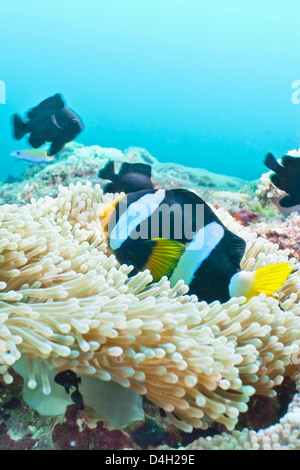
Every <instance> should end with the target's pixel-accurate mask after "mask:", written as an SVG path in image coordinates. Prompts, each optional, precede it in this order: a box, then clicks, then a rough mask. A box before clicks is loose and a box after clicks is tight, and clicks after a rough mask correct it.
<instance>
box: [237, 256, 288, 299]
mask: <svg viewBox="0 0 300 470" xmlns="http://www.w3.org/2000/svg"><path fill="white" fill-rule="evenodd" d="M295 271H297V268H295V265H294V264H292V263H277V264H271V265H269V266H264V267H263V268H259V269H257V270H256V271H253V272H247V271H241V272H239V273H237V274H235V275H234V276H232V278H231V282H230V285H229V295H230V297H239V296H245V297H246V299H247V300H246V301H247V302H248V301H249V300H250V299H251V298H252V297H255V296H257V295H259V294H261V293H265V294H266V295H267V296H272V295H273V294H274V293H275V292H276V291H278V289H280V288H281V286H282V285H283V284H284V283H285V281H286V280H287V279H288V277H289V276H290V275H291V274H292V273H293V272H295Z"/></svg>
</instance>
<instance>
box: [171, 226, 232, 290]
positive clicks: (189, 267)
mask: <svg viewBox="0 0 300 470" xmlns="http://www.w3.org/2000/svg"><path fill="white" fill-rule="evenodd" d="M223 236H224V228H223V227H222V225H220V224H218V223H217V222H211V223H210V224H208V225H206V226H205V227H203V228H201V229H200V230H199V231H198V232H197V233H196V235H195V236H194V238H193V240H192V241H191V243H190V244H189V245H188V247H187V248H186V250H185V252H184V254H183V255H182V257H181V258H180V260H179V261H178V264H177V266H176V268H175V269H174V271H173V273H172V276H171V277H170V284H171V287H174V286H175V284H176V283H177V282H178V281H179V280H180V279H183V280H184V282H185V283H186V284H187V285H189V284H190V283H191V281H192V279H193V277H194V274H195V272H196V271H197V270H198V269H199V267H200V266H201V264H202V263H203V261H205V260H206V258H207V257H208V256H209V255H210V253H211V252H212V250H213V249H214V248H215V247H216V246H217V245H218V243H219V242H220V241H221V240H222V238H223Z"/></svg>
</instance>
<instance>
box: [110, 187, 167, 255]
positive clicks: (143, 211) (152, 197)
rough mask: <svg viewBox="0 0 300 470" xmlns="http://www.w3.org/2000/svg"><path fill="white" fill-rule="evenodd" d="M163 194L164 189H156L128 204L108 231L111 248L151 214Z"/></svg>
mask: <svg viewBox="0 0 300 470" xmlns="http://www.w3.org/2000/svg"><path fill="white" fill-rule="evenodd" d="M165 196H166V191H165V190H164V189H158V190H157V191H156V192H155V193H152V194H146V195H145V196H142V197H141V198H140V199H138V200H137V201H135V202H133V203H132V204H130V205H129V207H128V208H127V210H126V211H125V212H123V214H122V215H121V217H120V218H119V220H118V222H117V223H116V225H115V226H114V228H113V229H112V231H111V233H110V236H109V239H110V240H109V245H110V248H111V249H112V250H117V249H118V248H120V247H121V246H122V244H123V243H124V242H125V240H127V238H128V237H130V234H131V233H132V232H133V231H134V230H135V229H136V227H137V226H138V225H139V224H140V223H141V222H143V221H144V220H146V219H147V218H148V217H150V216H151V215H152V214H153V212H154V211H155V210H156V209H157V208H158V206H159V205H160V204H161V203H162V201H163V200H164V198H165Z"/></svg>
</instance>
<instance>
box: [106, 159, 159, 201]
mask: <svg viewBox="0 0 300 470" xmlns="http://www.w3.org/2000/svg"><path fill="white" fill-rule="evenodd" d="M98 176H99V178H102V179H105V180H110V181H112V183H109V184H108V185H106V186H105V188H104V192H105V193H120V192H124V193H132V192H135V191H140V190H142V189H153V183H152V181H151V165H147V164H146V163H127V162H124V163H122V166H121V168H120V171H119V173H118V174H116V173H115V166H114V162H113V161H112V160H109V161H108V163H107V164H106V165H105V167H104V168H102V169H101V170H99V172H98Z"/></svg>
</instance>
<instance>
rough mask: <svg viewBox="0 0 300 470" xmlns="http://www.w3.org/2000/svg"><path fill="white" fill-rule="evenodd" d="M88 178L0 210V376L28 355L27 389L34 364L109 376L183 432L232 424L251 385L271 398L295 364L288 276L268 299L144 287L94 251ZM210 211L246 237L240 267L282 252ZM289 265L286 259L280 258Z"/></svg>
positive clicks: (299, 286) (94, 209)
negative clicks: (207, 298) (204, 298)
mask: <svg viewBox="0 0 300 470" xmlns="http://www.w3.org/2000/svg"><path fill="white" fill-rule="evenodd" d="M113 197H115V195H109V194H107V195H105V196H103V194H102V190H101V189H100V186H99V185H96V186H95V187H94V188H93V187H92V186H91V185H90V184H86V185H82V184H81V183H78V184H77V185H76V186H74V185H70V186H69V188H67V187H60V188H59V194H58V197H57V198H50V197H47V196H46V197H45V198H41V199H39V200H38V201H36V200H34V199H32V200H31V203H30V204H27V205H25V206H21V207H19V206H17V205H11V204H6V205H3V206H1V207H0V224H1V226H0V234H1V239H0V272H1V282H0V289H1V291H0V364H1V365H0V373H1V374H2V375H3V378H4V381H5V383H7V384H9V383H11V381H12V375H11V374H10V371H9V369H10V367H11V366H13V365H14V364H15V363H16V362H17V361H18V360H19V359H20V358H21V356H22V357H26V358H27V359H28V368H29V383H28V386H29V388H34V387H35V386H36V377H35V373H34V369H33V358H39V360H40V367H41V377H42V382H43V388H44V393H50V385H49V382H48V378H47V373H46V368H45V364H46V362H47V363H51V364H52V366H54V367H55V369H56V370H57V371H59V370H65V369H72V370H73V371H75V372H76V373H77V374H81V375H91V376H93V377H97V378H98V379H100V380H103V381H114V382H117V383H119V384H120V385H122V386H123V387H127V388H129V387H130V388H131V389H132V390H134V391H136V392H137V393H138V394H142V395H146V396H147V397H148V398H149V399H150V400H151V401H153V402H154V403H156V404H157V405H159V406H160V407H161V408H163V409H164V410H165V412H166V414H167V416H168V417H169V418H170V420H171V422H172V423H173V424H174V425H175V426H178V427H179V428H181V429H182V430H184V431H187V432H190V431H192V429H193V427H199V428H203V429H204V428H206V427H207V426H208V425H209V423H210V421H211V420H213V421H217V422H219V423H222V424H224V425H225V426H226V427H227V429H229V430H232V429H234V427H235V424H236V422H237V419H238V416H239V413H240V412H245V411H246V410H247V402H248V400H249V397H250V396H251V395H253V394H255V393H257V394H263V395H268V396H272V394H273V393H274V392H273V390H272V388H273V387H274V386H275V385H278V384H280V383H281V381H282V380H283V377H284V375H286V374H292V373H293V372H294V371H295V370H296V367H297V366H296V365H295V364H293V361H292V357H295V355H296V354H297V353H298V351H299V332H300V318H299V316H298V315H299V312H300V305H299V295H300V294H299V293H300V276H299V272H296V273H295V274H293V275H292V276H290V278H289V280H288V281H287V282H286V283H285V285H284V286H283V287H282V288H281V290H280V291H279V292H278V298H279V299H280V305H279V302H278V300H277V299H275V298H267V297H266V296H265V295H263V294H262V295H260V296H259V297H255V298H253V299H251V300H250V301H249V302H248V303H246V304H245V303H244V302H245V299H244V298H243V297H241V298H238V299H237V298H233V299H231V300H230V301H229V302H227V303H226V304H223V305H221V304H220V303H219V302H213V303H212V304H210V305H207V304H206V303H205V302H198V301H197V298H196V297H195V296H188V295H185V294H186V293H187V287H186V286H185V285H184V284H183V283H182V282H179V283H178V284H177V285H176V286H175V287H174V288H173V289H171V288H170V287H169V283H168V280H167V278H163V279H161V280H160V281H159V282H158V283H152V278H151V275H150V274H149V272H148V271H145V272H142V273H139V274H137V275H135V276H133V277H128V275H129V273H130V271H131V268H130V267H128V266H126V265H122V266H119V265H118V263H117V261H116V259H115V257H114V256H113V255H111V256H107V255H106V244H105V242H104V234H103V233H102V229H101V224H100V220H99V215H100V213H101V209H102V207H103V204H105V203H107V202H110V201H111V200H112V198H113ZM218 215H219V217H220V218H221V219H222V220H223V222H224V223H225V225H227V226H228V228H229V229H231V230H232V231H239V234H240V235H241V236H243V237H244V238H245V240H246V241H247V251H246V254H245V257H244V259H243V262H242V264H243V265H242V268H243V269H246V270H253V269H256V268H258V267H260V266H263V265H265V264H271V263H276V262H280V261H286V260H287V257H288V253H287V251H280V250H278V246H277V245H273V244H271V243H269V242H268V241H266V240H263V239H259V238H256V235H255V234H253V233H251V232H250V231H249V230H248V229H246V228H245V229H243V230H242V232H241V227H240V225H239V224H238V223H237V222H235V221H234V220H233V219H232V218H231V217H230V216H229V215H228V214H227V213H226V211H222V210H218ZM292 261H293V262H295V260H292Z"/></svg>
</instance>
